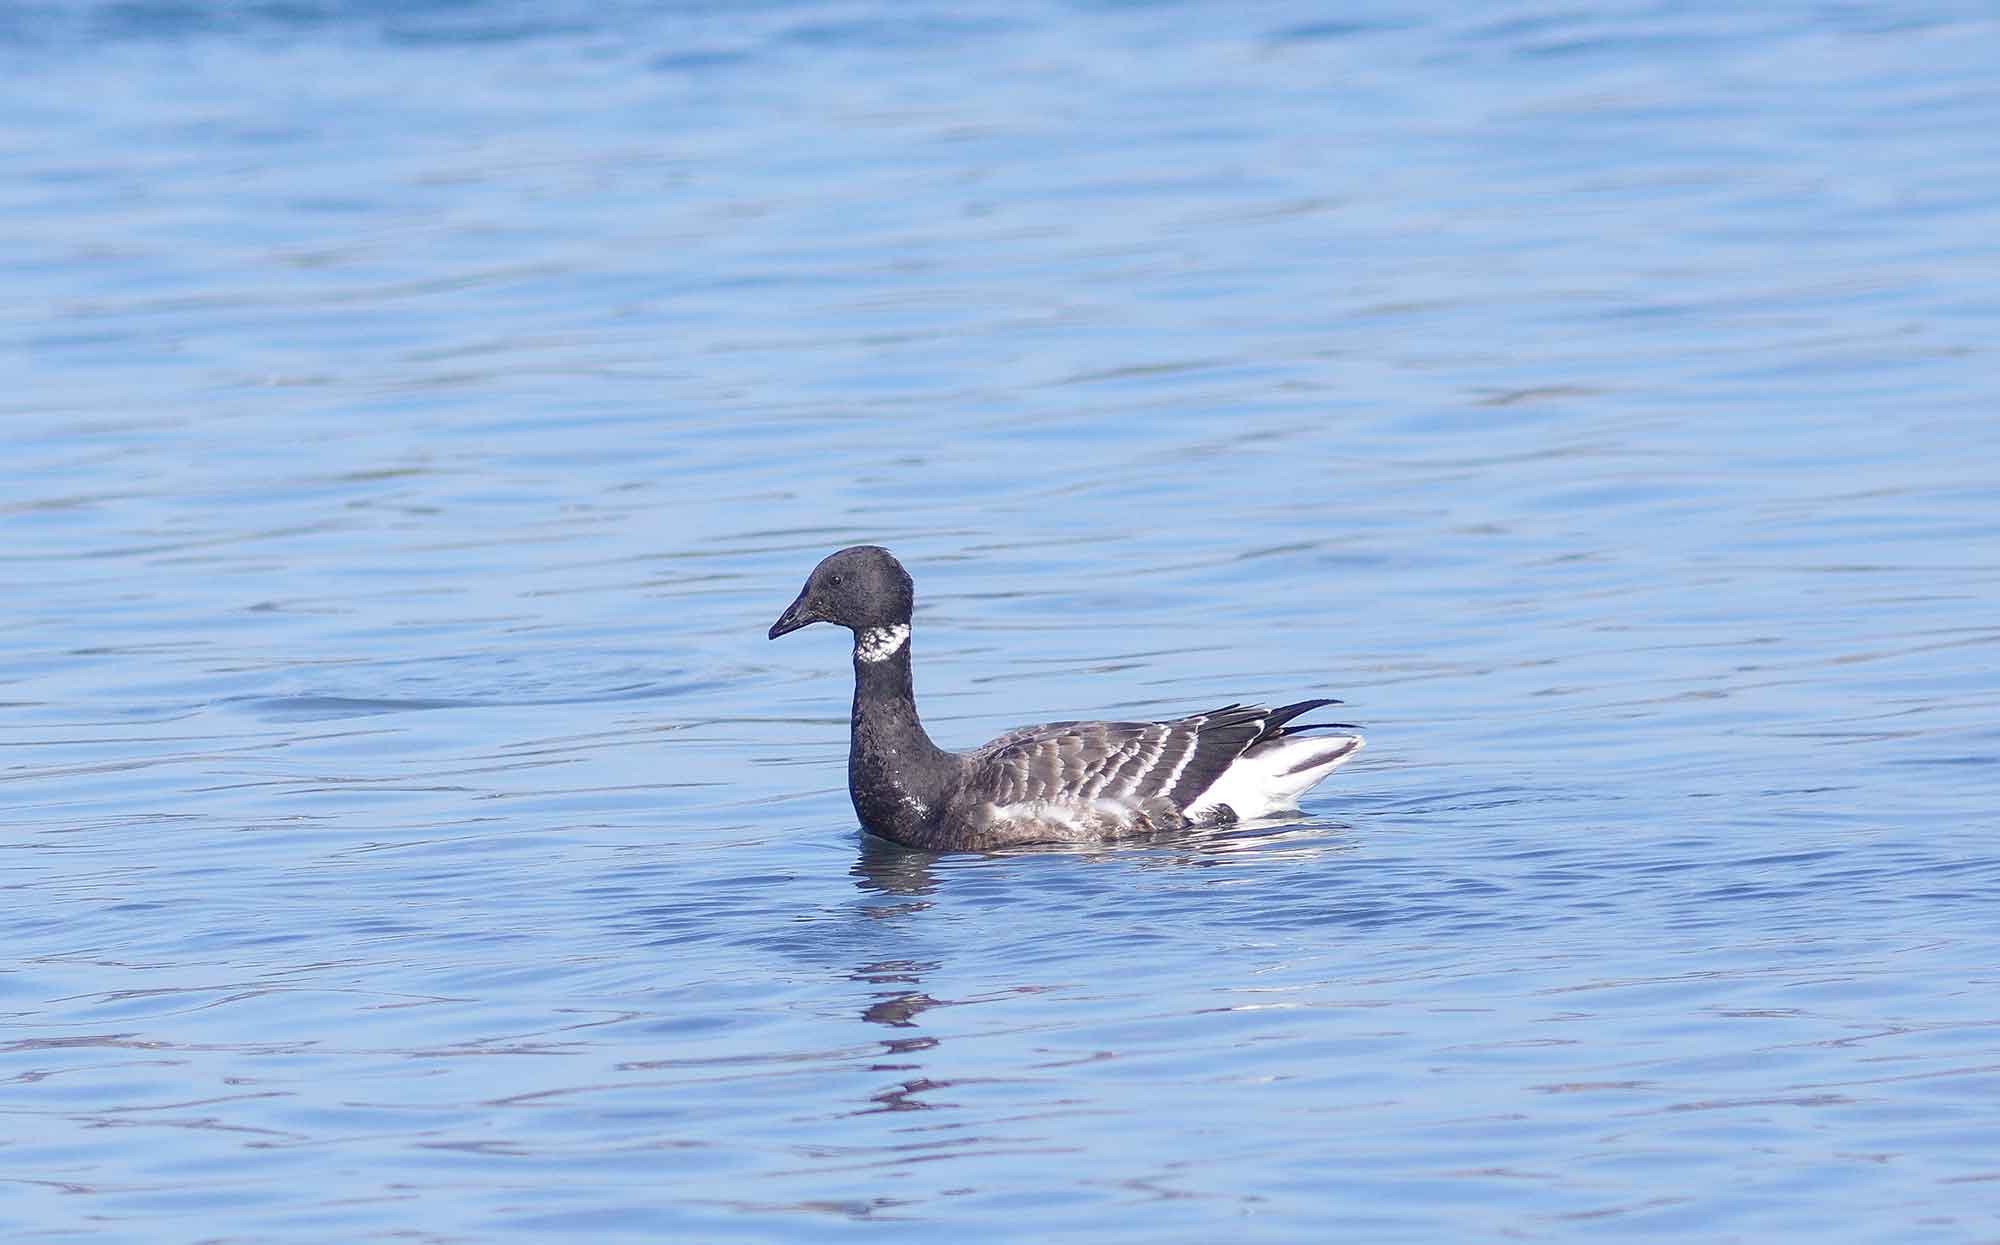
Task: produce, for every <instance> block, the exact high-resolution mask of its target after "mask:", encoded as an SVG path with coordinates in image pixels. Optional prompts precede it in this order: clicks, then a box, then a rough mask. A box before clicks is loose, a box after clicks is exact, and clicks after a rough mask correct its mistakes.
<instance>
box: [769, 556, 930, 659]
mask: <svg viewBox="0 0 2000 1245" xmlns="http://www.w3.org/2000/svg"><path fill="white" fill-rule="evenodd" d="M915 599H916V594H915V592H914V591H913V589H912V588H911V585H910V573H909V572H908V571H906V570H904V569H903V564H902V563H900V562H898V561H896V559H895V558H894V557H892V556H890V553H889V551H888V550H887V549H884V548H882V547H881V546H879V545H856V546H854V547H853V548H852V549H842V550H841V551H840V552H839V553H835V554H829V555H828V556H827V558H826V560H825V561H824V562H821V563H820V564H819V565H818V566H815V567H814V568H813V573H812V574H810V575H808V576H806V586H805V587H804V588H801V589H800V590H799V598H798V600H796V601H793V602H792V603H791V604H790V605H789V606H787V607H785V612H784V613H782V614H780V615H778V621H777V622H774V623H772V624H771V638H772V639H773V640H775V639H777V638H778V637H779V636H781V635H784V634H785V633H786V632H789V631H797V630H798V629H799V628H800V627H807V626H811V625H812V624H813V623H816V622H828V623H837V624H839V625H840V626H842V627H847V628H851V629H852V630H853V631H854V632H855V634H857V635H859V634H860V633H861V632H862V631H864V630H867V629H870V628H874V627H896V626H908V625H909V621H910V607H911V605H912V603H913V602H914V601H915ZM903 634H904V635H906V636H907V635H908V634H909V633H908V632H907V631H905V632H904V633H903Z"/></svg>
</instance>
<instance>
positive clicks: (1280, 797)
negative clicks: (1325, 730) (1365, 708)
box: [1188, 735, 1361, 821]
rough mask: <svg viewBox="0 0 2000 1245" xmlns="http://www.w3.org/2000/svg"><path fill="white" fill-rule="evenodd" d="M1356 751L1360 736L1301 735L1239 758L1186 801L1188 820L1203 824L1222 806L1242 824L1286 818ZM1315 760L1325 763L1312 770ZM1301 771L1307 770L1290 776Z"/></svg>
mask: <svg viewBox="0 0 2000 1245" xmlns="http://www.w3.org/2000/svg"><path fill="white" fill-rule="evenodd" d="M1359 751H1361V736H1359V735H1300V736H1298V737H1297V738H1294V739H1281V740H1278V741H1276V742H1274V743H1269V744H1265V745H1264V746H1263V747H1261V748H1258V749H1257V750H1256V751H1254V752H1249V753H1245V754H1244V755H1242V756H1240V757H1237V758H1236V760H1234V761H1232V762H1231V763H1230V765H1229V768H1228V769H1226V770H1223V771H1222V777H1220V778H1218V779H1216V780H1215V781H1214V782H1213V783H1212V784H1210V785H1209V788H1208V790H1206V791H1204V792H1202V793H1201V794H1200V795H1198V796H1196V797H1195V798H1194V799H1192V800H1190V801H1189V802H1188V816H1189V817H1190V818H1191V819H1193V820H1195V821H1206V820H1207V819H1209V818H1210V817H1213V816H1214V815H1215V812H1216V808H1217V806H1218V805H1222V804H1227V805H1228V806H1229V808H1230V811H1231V812H1233V813H1235V814H1236V816H1237V819H1238V820H1240V821H1249V820H1251V819H1252V818H1256V817H1268V816H1270V815H1271V814H1272V813H1282V812H1287V811H1289V810H1291V809H1294V808H1297V807H1298V806H1299V797H1300V796H1302V795H1304V794H1305V793H1306V792H1307V791H1309V790H1311V789H1312V787H1313V785H1314V784H1315V783H1317V782H1319V780H1320V779H1322V778H1325V777H1326V776H1327V775H1328V774H1331V773H1332V772H1333V771H1334V770H1336V769H1339V768H1340V766H1341V764H1342V763H1343V762H1345V761H1346V760H1347V759H1348V758H1350V757H1352V756H1353V755H1354V754H1355V753H1357V752H1359ZM1315 757H1326V758H1328V759H1327V760H1325V761H1323V762H1321V763H1319V764H1317V765H1313V764H1311V762H1312V760H1313V758H1315ZM1300 765H1307V766H1308V767H1309V768H1306V769H1302V770H1299V772H1298V773H1296V774H1294V773H1289V772H1288V771H1290V770H1292V769H1294V768H1296V767H1297V766H1300Z"/></svg>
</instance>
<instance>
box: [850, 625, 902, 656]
mask: <svg viewBox="0 0 2000 1245" xmlns="http://www.w3.org/2000/svg"><path fill="white" fill-rule="evenodd" d="M909 642H910V624H908V623H897V624H896V625H895V626H893V627H870V628H868V630H866V631H864V632H862V633H861V634H860V635H857V636H855V637H854V660H856V661H887V660H889V659H890V658H891V657H893V656H895V655H896V650H897V649H900V648H902V647H903V646H904V645H905V644H908V643H909Z"/></svg>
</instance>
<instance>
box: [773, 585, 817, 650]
mask: <svg viewBox="0 0 2000 1245" xmlns="http://www.w3.org/2000/svg"><path fill="white" fill-rule="evenodd" d="M819 621H820V616H819V615H818V614H815V613H814V612H813V611H812V607H811V606H809V605H807V604H806V594H805V593H804V592H803V591H801V592H800V593H799V599H798V600H796V601H794V602H792V603H791V604H790V605H787V606H786V607H785V612H784V613H782V614H780V615H778V621H777V622H774V623H772V624H771V638H772V639H773V640H775V639H777V638H778V637H779V636H781V635H786V634H789V633H791V632H793V631H797V630H798V629H799V628H800V627H810V626H812V625H813V624H814V623H816V622H819Z"/></svg>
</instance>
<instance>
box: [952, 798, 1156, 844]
mask: <svg viewBox="0 0 2000 1245" xmlns="http://www.w3.org/2000/svg"><path fill="white" fill-rule="evenodd" d="M1133 813H1134V810H1133V809H1132V808H1130V807H1129V806H1127V805H1124V804H1120V803H1119V802H1118V801H1116V800H1022V801H1020V802H1018V803H1015V804H988V805H987V806H986V814H987V816H988V817H989V818H990V819H991V822H990V824H992V825H994V826H995V827H996V828H1000V829H1003V831H1004V828H1007V827H1014V826H1022V827H1027V828H1030V829H1031V830H1033V831H1034V832H1035V834H1037V835H1038V836H1039V837H1041V838H1043V839H1045V840H1050V841H1053V840H1057V839H1063V838H1068V839H1071V840H1074V841H1077V842H1090V841H1092V840H1095V839H1100V838H1103V837H1105V836H1106V835H1113V834H1120V833H1123V832H1124V831H1127V830H1130V829H1131V828H1132V822H1133Z"/></svg>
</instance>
